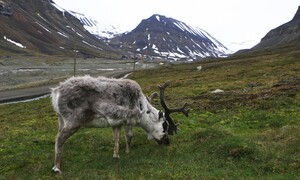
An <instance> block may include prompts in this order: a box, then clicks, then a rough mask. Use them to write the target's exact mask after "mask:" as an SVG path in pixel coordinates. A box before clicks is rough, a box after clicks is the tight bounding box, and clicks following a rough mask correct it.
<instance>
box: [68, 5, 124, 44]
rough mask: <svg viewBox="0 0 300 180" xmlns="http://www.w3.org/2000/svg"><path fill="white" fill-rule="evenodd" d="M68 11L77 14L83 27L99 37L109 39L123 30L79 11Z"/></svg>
mask: <svg viewBox="0 0 300 180" xmlns="http://www.w3.org/2000/svg"><path fill="white" fill-rule="evenodd" d="M65 11H67V10H65ZM68 12H69V13H71V14H72V15H73V16H75V17H76V18H77V19H79V20H80V22H81V24H82V25H83V27H84V28H85V29H86V30H87V31H89V32H90V33H91V34H93V35H94V36H95V37H97V38H98V39H109V38H113V37H115V36H117V35H119V34H121V30H120V29H118V28H116V27H115V26H113V25H110V24H107V23H104V22H99V21H98V20H95V19H94V18H92V17H88V16H86V15H84V14H81V13H78V12H74V11H68Z"/></svg>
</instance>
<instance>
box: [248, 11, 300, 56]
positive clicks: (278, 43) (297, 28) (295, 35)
mask: <svg viewBox="0 0 300 180" xmlns="http://www.w3.org/2000/svg"><path fill="white" fill-rule="evenodd" d="M288 45H297V46H300V6H299V7H298V10H297V12H296V13H295V15H294V17H293V18H292V20H290V21H288V22H287V23H284V24H282V25H280V26H278V27H276V28H274V29H272V30H270V31H269V32H268V33H267V34H266V35H265V36H264V37H263V38H262V39H261V41H260V42H259V43H258V44H257V45H255V46H254V47H253V48H252V49H251V50H260V49H270V48H279V47H284V46H288Z"/></svg>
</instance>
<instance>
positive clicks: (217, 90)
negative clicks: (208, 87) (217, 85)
mask: <svg viewBox="0 0 300 180" xmlns="http://www.w3.org/2000/svg"><path fill="white" fill-rule="evenodd" d="M223 92H224V90H222V89H216V90H214V91H212V92H211V93H223Z"/></svg>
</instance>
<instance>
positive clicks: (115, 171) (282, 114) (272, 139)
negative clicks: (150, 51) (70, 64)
mask: <svg viewBox="0 0 300 180" xmlns="http://www.w3.org/2000/svg"><path fill="white" fill-rule="evenodd" d="M200 65H201V66H202V70H200V71H197V68H196V67H197V66H200ZM299 72H300V52H295V51H294V52H289V53H286V52H283V53H281V54H262V55H257V56H240V57H235V58H233V57H232V58H227V59H223V60H219V61H206V62H199V63H191V64H184V65H168V66H167V65H166V66H163V67H160V68H157V69H151V70H143V71H137V72H136V73H135V74H134V75H133V76H132V77H131V78H132V79H134V80H136V81H137V82H139V83H140V85H141V87H142V89H143V91H144V93H145V94H150V93H152V92H153V91H158V88H157V84H162V83H163V82H165V81H166V80H171V86H170V87H169V88H167V90H166V100H167V103H169V105H170V106H174V107H177V106H181V105H182V102H186V101H187V102H188V103H189V107H190V108H191V109H192V111H191V112H190V117H188V118H186V117H184V116H183V115H181V114H178V115H176V114H174V115H173V119H174V120H175V121H176V122H178V123H180V132H179V134H177V135H174V136H171V145H170V146H158V145H157V144H156V142H154V141H150V142H148V140H147V137H146V135H145V134H144V132H143V130H142V129H140V128H135V129H134V134H135V135H134V138H133V147H132V151H131V152H130V153H129V154H126V153H125V140H124V138H123V139H122V140H123V141H121V150H120V153H121V154H120V155H121V159H120V160H116V159H113V158H112V148H113V145H112V130H111V128H108V129H81V130H79V132H77V133H76V134H75V135H73V136H72V137H71V138H70V139H69V140H68V141H67V142H66V144H65V146H64V147H65V148H64V159H63V162H62V166H63V167H62V168H63V169H64V174H62V175H59V176H57V175H55V174H53V173H52V171H51V168H52V166H53V158H54V142H55V135H56V133H57V118H56V115H55V113H54V111H53V109H52V107H51V103H50V98H44V99H41V100H38V101H33V102H27V103H19V104H11V105H0V179H2V178H4V179H52V178H54V177H55V178H59V179H65V178H67V179H75V178H78V179H199V178H203V179H212V178H217V179H220V178H225V179H233V178H238V179H240V178H253V179H255V178H260V179H261V178H264V179H269V178H272V179H273V178H276V179H283V178H288V179H297V178H299V177H300V153H299V152H300V146H299V142H300V73H299ZM215 89H222V90H224V92H223V93H217V94H213V93H211V91H213V90H215ZM154 105H155V106H156V107H157V108H159V109H162V108H161V107H159V102H158V100H154ZM64 164H67V165H66V166H64Z"/></svg>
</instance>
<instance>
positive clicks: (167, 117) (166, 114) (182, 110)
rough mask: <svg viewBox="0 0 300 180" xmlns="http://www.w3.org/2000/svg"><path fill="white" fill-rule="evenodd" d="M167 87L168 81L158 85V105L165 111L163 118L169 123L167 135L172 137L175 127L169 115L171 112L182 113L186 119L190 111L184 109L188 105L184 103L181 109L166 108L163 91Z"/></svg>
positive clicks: (175, 131)
mask: <svg viewBox="0 0 300 180" xmlns="http://www.w3.org/2000/svg"><path fill="white" fill-rule="evenodd" d="M169 85H170V81H166V82H165V83H164V84H163V85H159V86H158V88H159V90H160V103H161V105H162V107H163V108H164V110H165V117H166V120H167V121H168V123H169V129H168V134H170V135H173V134H174V133H175V134H177V125H175V123H174V121H173V120H172V118H171V116H170V114H171V113H173V112H182V113H183V114H184V115H185V116H186V117H188V116H189V111H190V110H189V109H187V108H186V107H187V105H188V103H184V105H183V106H182V107H181V108H175V109H171V108H169V107H168V106H167V104H166V101H165V93H164V91H165V89H166V87H167V86H169Z"/></svg>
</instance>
